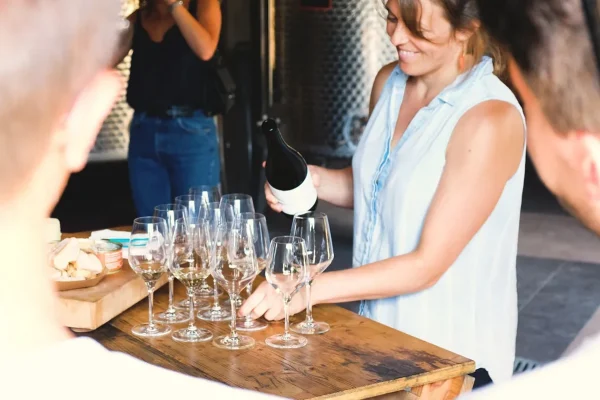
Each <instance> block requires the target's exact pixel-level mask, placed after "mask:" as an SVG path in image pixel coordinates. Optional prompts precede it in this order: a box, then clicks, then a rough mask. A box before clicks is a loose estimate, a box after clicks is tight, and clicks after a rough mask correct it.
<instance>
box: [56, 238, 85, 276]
mask: <svg viewBox="0 0 600 400" xmlns="http://www.w3.org/2000/svg"><path fill="white" fill-rule="evenodd" d="M65 240H66V241H67V243H66V244H65V245H64V246H63V247H62V248H61V249H60V250H59V251H58V253H57V254H56V255H55V256H54V260H53V264H54V268H56V269H60V270H66V269H67V267H68V266H69V263H72V262H75V261H76V260H77V257H78V256H79V243H78V242H77V239H75V238H70V239H65Z"/></svg>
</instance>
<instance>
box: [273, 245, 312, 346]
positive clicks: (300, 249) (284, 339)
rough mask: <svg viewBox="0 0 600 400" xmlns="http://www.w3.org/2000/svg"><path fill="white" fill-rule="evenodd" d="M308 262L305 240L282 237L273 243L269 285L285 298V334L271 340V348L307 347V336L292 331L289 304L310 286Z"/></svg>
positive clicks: (274, 336)
mask: <svg viewBox="0 0 600 400" xmlns="http://www.w3.org/2000/svg"><path fill="white" fill-rule="evenodd" d="M307 265H308V259H307V254H306V247H305V244H304V239H302V238H300V237H297V236H278V237H275V238H273V240H271V245H270V248H269V255H268V258H267V267H266V274H265V275H266V278H267V282H269V284H270V285H271V286H272V287H273V288H274V289H275V290H276V291H277V292H278V293H279V294H280V295H281V297H282V299H283V308H284V312H285V331H284V333H283V334H277V335H273V336H270V337H268V338H267V339H266V340H265V343H266V344H267V345H268V346H271V347H275V348H280V349H293V348H299V347H303V346H305V345H306V343H307V342H308V341H307V339H306V338H305V337H302V336H298V335H294V334H291V333H290V332H289V327H290V316H289V304H290V302H291V300H292V297H293V296H294V295H295V294H296V293H297V292H298V290H300V289H301V288H302V287H303V286H304V285H305V284H306V283H307V278H308V275H307V274H308V270H307Z"/></svg>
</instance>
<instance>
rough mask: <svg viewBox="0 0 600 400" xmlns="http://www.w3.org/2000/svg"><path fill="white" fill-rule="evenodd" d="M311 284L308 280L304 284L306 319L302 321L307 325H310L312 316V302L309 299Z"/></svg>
mask: <svg viewBox="0 0 600 400" xmlns="http://www.w3.org/2000/svg"><path fill="white" fill-rule="evenodd" d="M311 286H312V282H308V283H307V284H306V320H305V321H304V323H305V324H307V325H312V323H313V322H314V321H313V316H312V303H311V301H310V288H311Z"/></svg>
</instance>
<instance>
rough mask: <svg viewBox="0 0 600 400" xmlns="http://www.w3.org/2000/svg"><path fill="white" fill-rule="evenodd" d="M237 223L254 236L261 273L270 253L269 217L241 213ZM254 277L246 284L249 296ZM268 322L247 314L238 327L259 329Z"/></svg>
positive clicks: (265, 326) (240, 328) (252, 239)
mask: <svg viewBox="0 0 600 400" xmlns="http://www.w3.org/2000/svg"><path fill="white" fill-rule="evenodd" d="M236 223H237V224H239V225H240V227H241V228H242V231H241V232H242V234H244V232H245V231H244V229H247V233H248V234H249V235H251V236H252V237H251V238H249V239H248V240H249V242H250V243H252V244H253V247H254V254H255V256H256V261H257V266H258V272H257V274H260V273H261V272H262V271H263V270H264V269H265V268H266V266H267V256H268V253H269V241H270V240H269V229H268V227H267V219H266V218H265V216H264V215H263V214H259V213H251V212H248V213H242V214H240V215H239V218H238V220H237V221H236ZM253 283H254V279H252V281H250V283H248V285H247V286H246V293H247V295H248V297H250V295H251V294H252V285H253ZM267 326H268V324H267V323H265V322H263V321H259V320H254V319H252V316H250V315H247V316H246V317H245V318H244V319H242V320H240V321H239V322H238V324H237V329H238V330H240V331H259V330H262V329H266V328H267Z"/></svg>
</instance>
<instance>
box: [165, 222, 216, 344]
mask: <svg viewBox="0 0 600 400" xmlns="http://www.w3.org/2000/svg"><path fill="white" fill-rule="evenodd" d="M205 229H206V225H202V227H196V225H194V228H192V227H191V226H189V225H188V224H187V223H186V221H185V220H184V219H183V218H180V219H178V220H177V221H175V228H174V230H173V262H172V263H171V272H172V273H173V275H175V277H176V278H177V279H178V280H179V281H180V282H181V283H183V285H184V286H185V288H186V289H187V295H188V298H189V300H190V302H189V304H190V324H189V326H188V327H187V328H183V329H179V330H176V331H175V332H173V335H172V337H173V340H176V341H178V342H205V341H208V340H210V339H212V337H213V335H212V333H211V332H210V331H209V330H207V329H202V328H198V327H197V326H196V324H195V323H194V320H195V316H194V289H196V288H197V287H199V286H200V285H201V283H202V280H203V279H205V278H206V277H207V276H208V275H209V274H210V267H209V263H208V261H209V260H208V258H209V251H208V247H207V241H206V240H205V239H206V233H205V232H204V230H205Z"/></svg>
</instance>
